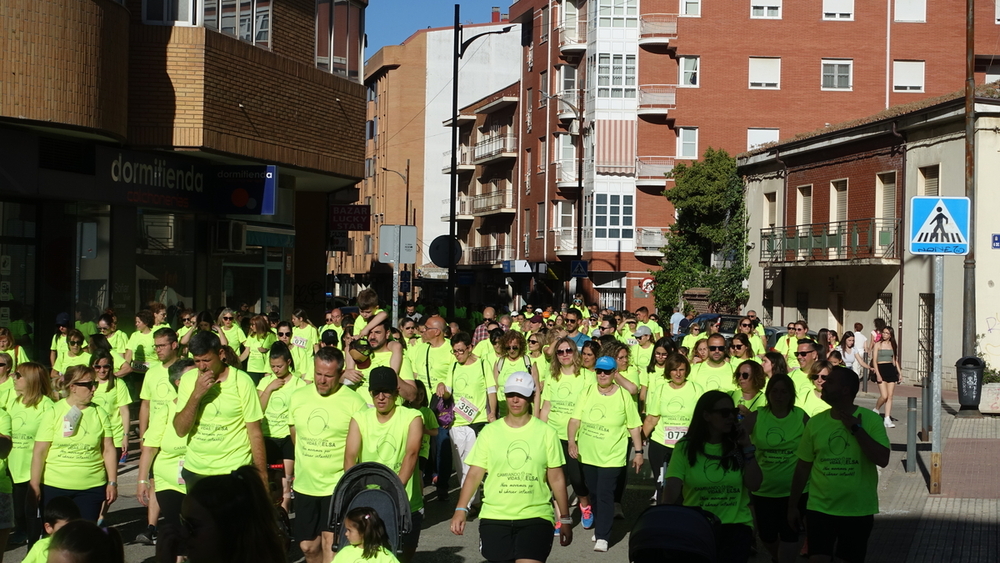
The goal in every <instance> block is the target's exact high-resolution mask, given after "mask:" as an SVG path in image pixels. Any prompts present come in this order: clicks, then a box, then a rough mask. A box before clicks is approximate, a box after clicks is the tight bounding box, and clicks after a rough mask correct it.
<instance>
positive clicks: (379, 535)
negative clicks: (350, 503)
mask: <svg viewBox="0 0 1000 563" xmlns="http://www.w3.org/2000/svg"><path fill="white" fill-rule="evenodd" d="M344 535H345V536H347V541H349V542H351V545H349V546H347V547H345V548H344V549H341V550H340V551H338V552H337V556H336V557H335V558H334V561H336V563H355V562H357V561H365V562H369V561H370V562H371V563H399V560H398V559H396V556H395V555H393V554H392V546H391V545H390V543H389V535H388V534H387V533H386V531H385V524H384V523H383V522H382V519H381V518H379V516H378V513H377V512H375V509H373V508H369V507H367V506H359V507H358V508H355V509H353V510H351V511H350V512H348V513H347V517H346V518H344Z"/></svg>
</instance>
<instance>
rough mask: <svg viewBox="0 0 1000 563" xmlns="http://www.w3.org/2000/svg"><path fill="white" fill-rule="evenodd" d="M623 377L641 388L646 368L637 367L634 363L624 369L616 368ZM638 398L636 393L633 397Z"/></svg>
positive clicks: (643, 383)
mask: <svg viewBox="0 0 1000 563" xmlns="http://www.w3.org/2000/svg"><path fill="white" fill-rule="evenodd" d="M618 373H620V374H621V375H622V376H623V377H624V378H625V379H627V380H629V381H631V382H632V383H634V384H635V386H636V387H639V388H642V386H643V385H645V384H646V368H642V369H639V368H637V367H635V366H634V365H631V364H630V365H629V366H628V368H627V369H625V370H624V371H622V370H620V369H619V370H618ZM635 399H636V400H638V395H637V396H636V397H635Z"/></svg>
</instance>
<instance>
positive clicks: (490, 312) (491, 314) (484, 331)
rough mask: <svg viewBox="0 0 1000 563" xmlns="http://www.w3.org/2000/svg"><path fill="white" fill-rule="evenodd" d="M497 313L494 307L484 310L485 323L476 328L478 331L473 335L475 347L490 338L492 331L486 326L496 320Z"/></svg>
mask: <svg viewBox="0 0 1000 563" xmlns="http://www.w3.org/2000/svg"><path fill="white" fill-rule="evenodd" d="M496 316H497V312H496V310H495V309H494V308H493V307H487V308H485V309H483V322H482V323H481V324H480V325H479V326H477V327H476V330H475V331H473V333H472V345H473V346H475V345H476V344H479V343H480V342H481V341H483V340H486V339H487V338H489V337H490V330H489V328H487V326H486V325H488V324H490V322H491V321H493V320H494V319H496Z"/></svg>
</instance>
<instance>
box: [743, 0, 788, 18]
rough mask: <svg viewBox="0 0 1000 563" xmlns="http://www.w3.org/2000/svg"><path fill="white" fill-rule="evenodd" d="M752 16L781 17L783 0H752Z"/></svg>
mask: <svg viewBox="0 0 1000 563" xmlns="http://www.w3.org/2000/svg"><path fill="white" fill-rule="evenodd" d="M750 17H751V18H760V19H772V20H778V19H781V0H750Z"/></svg>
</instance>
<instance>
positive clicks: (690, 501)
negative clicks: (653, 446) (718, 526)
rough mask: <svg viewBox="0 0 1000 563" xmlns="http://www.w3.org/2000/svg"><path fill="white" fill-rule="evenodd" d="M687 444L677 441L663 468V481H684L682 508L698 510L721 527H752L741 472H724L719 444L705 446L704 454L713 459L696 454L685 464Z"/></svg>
mask: <svg viewBox="0 0 1000 563" xmlns="http://www.w3.org/2000/svg"><path fill="white" fill-rule="evenodd" d="M688 445H689V444H688V442H687V440H681V441H680V442H678V443H677V447H676V448H674V454H673V455H672V456H671V457H670V463H669V464H668V465H667V479H669V478H671V477H676V478H678V479H680V480H681V481H683V482H684V506H698V507H701V508H702V509H704V510H707V511H709V512H711V513H712V514H715V515H716V516H717V517H718V518H719V520H720V521H721V522H722V523H723V524H746V525H747V526H751V525H753V517H752V516H751V515H750V494H749V492H748V491H747V489H746V488H745V487H744V486H743V472H742V471H740V470H739V469H732V470H730V471H726V470H724V469H723V468H722V466H721V465H720V463H719V461H718V458H719V457H721V456H722V444H705V453H706V454H708V455H709V456H714V457H715V458H716V459H712V458H709V457H706V456H704V455H700V454H699V455H698V456H697V458H695V463H694V466H691V465H690V463H688V456H687V448H688Z"/></svg>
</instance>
